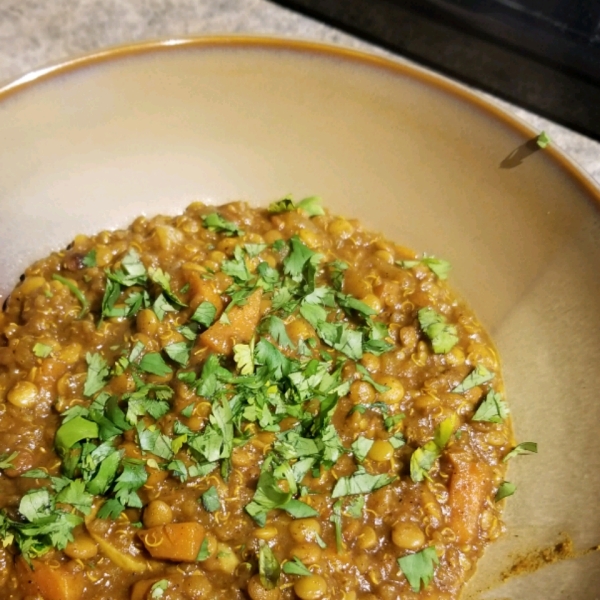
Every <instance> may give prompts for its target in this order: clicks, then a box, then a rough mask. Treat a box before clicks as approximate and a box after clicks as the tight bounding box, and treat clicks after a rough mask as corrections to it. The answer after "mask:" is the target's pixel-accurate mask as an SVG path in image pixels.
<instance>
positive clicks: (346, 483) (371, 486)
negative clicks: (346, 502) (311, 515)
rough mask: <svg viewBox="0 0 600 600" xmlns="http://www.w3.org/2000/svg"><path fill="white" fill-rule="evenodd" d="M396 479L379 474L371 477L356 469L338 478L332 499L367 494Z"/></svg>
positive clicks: (362, 469) (359, 468)
mask: <svg viewBox="0 0 600 600" xmlns="http://www.w3.org/2000/svg"><path fill="white" fill-rule="evenodd" d="M395 479H396V477H392V476H390V475H385V474H380V475H371V474H370V473H367V472H366V471H365V469H364V468H363V467H358V469H357V470H356V471H355V472H354V473H352V475H350V476H348V477H340V478H339V479H338V480H337V483H336V484H335V487H334V488H333V492H332V493H331V497H332V498H340V497H341V496H353V495H355V494H368V493H370V492H374V491H375V490H378V489H379V488H382V487H384V486H386V485H389V484H390V483H392V482H393V481H395Z"/></svg>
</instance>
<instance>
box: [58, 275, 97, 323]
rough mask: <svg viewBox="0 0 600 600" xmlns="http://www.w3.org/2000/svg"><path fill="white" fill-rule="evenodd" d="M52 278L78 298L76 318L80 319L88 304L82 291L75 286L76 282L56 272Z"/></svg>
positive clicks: (88, 307) (87, 310) (86, 311)
mask: <svg viewBox="0 0 600 600" xmlns="http://www.w3.org/2000/svg"><path fill="white" fill-rule="evenodd" d="M52 279H54V280H55V281H58V282H59V283H62V284H63V285H64V286H66V287H67V288H68V289H69V290H70V291H71V293H72V294H73V296H75V298H77V300H79V303H80V304H81V310H80V311H79V315H78V318H79V319H82V318H83V317H84V316H85V315H86V314H87V313H88V312H89V310H90V304H89V302H88V301H87V298H86V297H85V296H84V295H83V292H82V291H81V290H80V289H79V288H78V287H77V284H76V283H75V282H74V281H71V280H70V279H66V278H65V277H61V276H60V275H58V273H55V274H54V275H52Z"/></svg>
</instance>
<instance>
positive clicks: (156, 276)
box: [148, 269, 187, 308]
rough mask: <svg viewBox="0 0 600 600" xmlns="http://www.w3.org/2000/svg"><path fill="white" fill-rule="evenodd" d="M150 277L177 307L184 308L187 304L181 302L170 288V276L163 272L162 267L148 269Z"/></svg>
mask: <svg viewBox="0 0 600 600" xmlns="http://www.w3.org/2000/svg"><path fill="white" fill-rule="evenodd" d="M148 275H149V276H150V279H151V280H152V281H153V282H154V283H156V284H158V285H159V286H160V287H161V288H162V291H163V294H164V295H165V297H166V298H167V299H168V300H169V302H171V304H173V305H174V306H176V307H177V308H185V307H186V306H187V304H185V302H182V301H181V300H180V299H179V298H178V297H177V296H176V295H175V293H174V292H173V290H172V289H171V276H170V275H169V274H168V273H165V272H164V271H163V270H162V269H150V270H149V271H148Z"/></svg>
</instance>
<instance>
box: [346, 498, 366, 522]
mask: <svg viewBox="0 0 600 600" xmlns="http://www.w3.org/2000/svg"><path fill="white" fill-rule="evenodd" d="M364 507H365V497H364V496H356V498H354V499H353V500H352V501H351V502H350V503H349V504H348V506H347V508H346V514H347V515H348V516H349V517H352V518H353V519H362V516H363V509H364Z"/></svg>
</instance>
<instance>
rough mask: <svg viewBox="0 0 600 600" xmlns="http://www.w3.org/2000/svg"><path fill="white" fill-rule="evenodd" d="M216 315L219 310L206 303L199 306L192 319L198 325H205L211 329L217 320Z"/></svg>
mask: <svg viewBox="0 0 600 600" xmlns="http://www.w3.org/2000/svg"><path fill="white" fill-rule="evenodd" d="M216 314H217V309H216V307H215V305H214V304H211V303H210V302H206V301H204V302H201V303H200V304H199V305H198V308H196V310H195V311H194V314H193V315H192V316H191V319H192V321H196V323H200V325H204V327H210V326H211V325H212V324H213V321H214V320H215V316H216Z"/></svg>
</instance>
